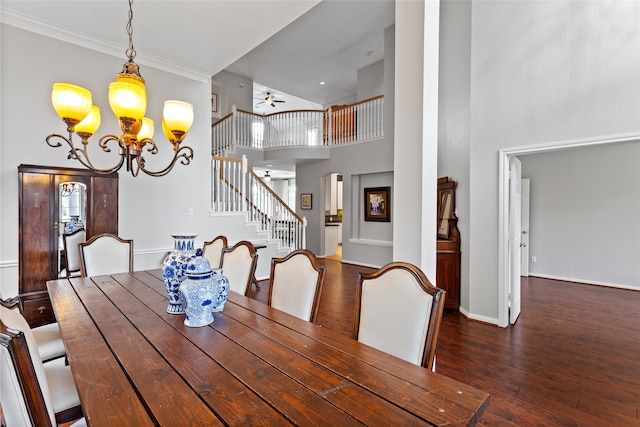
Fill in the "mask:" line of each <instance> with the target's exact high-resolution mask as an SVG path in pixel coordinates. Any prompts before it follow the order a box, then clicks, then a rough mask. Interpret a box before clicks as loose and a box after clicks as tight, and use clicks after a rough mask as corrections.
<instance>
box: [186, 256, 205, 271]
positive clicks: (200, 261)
mask: <svg viewBox="0 0 640 427" xmlns="http://www.w3.org/2000/svg"><path fill="white" fill-rule="evenodd" d="M185 273H186V274H187V275H190V274H204V273H211V263H209V260H208V259H206V258H203V257H201V256H197V257H195V258H193V259H192V260H191V261H189V262H188V263H187V269H186V270H185Z"/></svg>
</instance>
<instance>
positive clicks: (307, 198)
mask: <svg viewBox="0 0 640 427" xmlns="http://www.w3.org/2000/svg"><path fill="white" fill-rule="evenodd" d="M311 208H312V196H311V193H304V194H300V209H306V210H308V209H311Z"/></svg>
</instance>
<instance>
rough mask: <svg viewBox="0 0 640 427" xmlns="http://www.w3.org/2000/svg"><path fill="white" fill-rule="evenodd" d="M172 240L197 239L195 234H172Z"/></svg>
mask: <svg viewBox="0 0 640 427" xmlns="http://www.w3.org/2000/svg"><path fill="white" fill-rule="evenodd" d="M171 237H173V238H174V239H195V238H196V237H198V234H196V233H173V234H172V235H171Z"/></svg>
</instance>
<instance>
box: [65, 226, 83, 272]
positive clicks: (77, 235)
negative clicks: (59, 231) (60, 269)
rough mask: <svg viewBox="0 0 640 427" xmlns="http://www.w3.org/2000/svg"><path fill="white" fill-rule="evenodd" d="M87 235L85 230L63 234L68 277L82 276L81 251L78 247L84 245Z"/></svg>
mask: <svg viewBox="0 0 640 427" xmlns="http://www.w3.org/2000/svg"><path fill="white" fill-rule="evenodd" d="M86 236H87V234H86V232H85V231H84V228H81V229H79V230H76V231H74V232H73V233H69V234H63V235H62V242H63V251H64V255H65V256H64V264H65V271H66V277H71V276H79V275H80V264H81V263H80V249H79V248H78V245H79V244H80V243H83V242H84V241H85V240H87V238H86Z"/></svg>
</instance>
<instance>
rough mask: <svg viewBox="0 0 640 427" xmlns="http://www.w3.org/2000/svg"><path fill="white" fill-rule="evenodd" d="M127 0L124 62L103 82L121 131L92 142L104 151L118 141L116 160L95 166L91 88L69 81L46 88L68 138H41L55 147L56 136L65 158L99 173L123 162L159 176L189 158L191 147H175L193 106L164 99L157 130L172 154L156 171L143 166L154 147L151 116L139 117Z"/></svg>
mask: <svg viewBox="0 0 640 427" xmlns="http://www.w3.org/2000/svg"><path fill="white" fill-rule="evenodd" d="M132 21H133V0H129V21H128V23H127V33H128V35H129V48H128V49H127V50H126V55H127V58H128V61H127V62H125V63H124V65H123V67H122V71H121V72H120V73H119V74H118V75H117V77H116V80H115V81H114V82H113V83H111V84H110V85H109V92H108V93H109V105H110V107H111V110H112V111H113V113H114V114H115V115H116V117H117V118H118V121H119V123H120V129H121V131H122V133H121V134H120V136H117V135H112V134H106V135H103V136H101V137H100V139H99V141H98V146H99V147H100V148H102V150H103V151H104V152H107V153H108V152H111V149H110V148H109V147H108V144H109V143H111V142H113V143H117V145H118V148H119V150H118V153H119V155H120V159H119V160H118V161H117V163H116V164H115V165H114V166H112V167H109V168H98V167H96V166H95V165H94V164H93V162H92V161H91V159H90V158H89V153H88V151H87V146H88V145H89V138H90V137H91V136H92V135H94V134H95V133H96V132H97V130H98V127H99V126H100V122H101V119H100V109H99V108H98V107H97V106H95V105H92V95H91V92H90V91H89V90H87V89H85V88H82V87H80V86H76V85H73V84H69V83H55V84H54V85H53V91H52V93H51V102H52V103H53V107H54V109H55V111H56V113H58V115H59V116H60V118H62V120H63V121H64V122H65V123H66V124H67V131H68V132H69V137H68V138H67V137H65V136H62V135H59V134H51V135H49V136H47V138H46V142H47V144H48V145H49V146H50V147H60V146H62V144H61V143H60V142H54V141H55V140H56V139H60V140H62V141H64V142H66V143H67V144H68V145H69V147H70V148H71V149H70V150H69V155H68V158H69V159H76V160H78V161H79V162H80V163H82V164H83V165H84V166H85V167H87V168H89V169H91V170H93V171H95V172H97V173H103V174H109V173H113V172H116V171H118V170H119V169H120V168H121V167H122V166H123V165H126V169H127V171H130V172H131V174H132V175H133V176H137V175H138V173H139V172H140V171H143V172H144V173H146V174H147V175H151V176H164V175H166V174H167V173H169V172H170V171H171V170H172V169H173V166H174V165H175V164H176V162H177V161H178V160H180V163H182V164H183V165H188V164H189V163H190V162H191V160H192V159H193V150H192V149H191V147H188V146H180V144H181V142H182V141H183V140H184V138H185V137H186V135H187V133H188V132H189V129H190V128H191V125H192V124H193V106H192V105H191V104H189V103H186V102H183V101H174V100H171V101H165V103H164V109H163V115H162V130H163V133H164V135H165V136H166V137H167V139H168V140H169V142H170V143H171V145H172V147H173V151H174V153H173V158H172V159H171V161H170V163H169V165H168V166H166V167H165V168H164V169H162V170H158V171H152V170H149V169H147V167H146V165H145V159H144V157H143V156H142V151H143V149H145V150H146V151H148V152H149V153H151V154H156V153H157V152H158V147H157V146H156V143H155V141H154V140H153V139H152V138H153V134H154V129H153V126H154V123H153V120H151V119H149V118H147V117H145V114H146V111H147V89H146V86H145V81H144V79H143V78H142V76H141V75H140V70H139V68H138V65H137V64H136V63H135V62H134V61H133V58H134V57H135V56H136V51H135V49H134V48H133V25H132ZM74 133H76V134H77V135H78V136H79V137H80V138H81V142H82V145H81V146H80V147H79V148H78V147H76V146H75V144H74V142H73V134H74Z"/></svg>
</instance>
